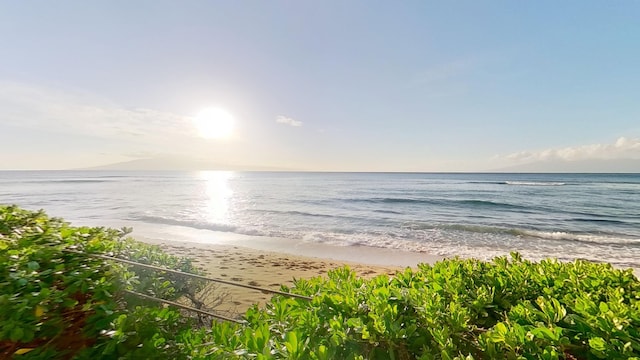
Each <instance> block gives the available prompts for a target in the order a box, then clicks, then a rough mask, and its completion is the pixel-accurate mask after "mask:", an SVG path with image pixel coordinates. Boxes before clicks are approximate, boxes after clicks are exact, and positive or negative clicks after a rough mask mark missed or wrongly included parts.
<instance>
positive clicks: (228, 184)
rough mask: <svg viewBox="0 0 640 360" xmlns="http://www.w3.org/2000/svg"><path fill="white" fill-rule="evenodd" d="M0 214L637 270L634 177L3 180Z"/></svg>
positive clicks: (83, 174)
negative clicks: (5, 208)
mask: <svg viewBox="0 0 640 360" xmlns="http://www.w3.org/2000/svg"><path fill="white" fill-rule="evenodd" d="M0 203H2V204H17V205H19V206H22V207H24V208H27V209H32V210H37V209H44V210H45V211H46V212H47V213H48V214H49V215H51V216H56V217H63V218H65V219H66V220H68V221H71V222H72V223H74V224H82V225H92V224H95V225H103V224H109V225H112V226H119V225H120V224H123V225H126V226H133V227H134V229H135V228H136V227H137V226H138V227H141V228H145V227H146V228H148V227H149V226H150V225H155V226H171V227H179V228H183V229H189V228H190V229H200V230H202V231H209V232H210V236H211V239H212V241H213V239H215V238H216V237H217V236H224V235H225V234H227V235H229V234H242V235H244V236H250V237H253V238H255V239H256V240H258V239H262V240H264V239H267V241H276V239H288V241H294V242H300V243H320V244H325V245H330V246H335V247H336V251H340V248H341V247H345V246H350V247H357V246H359V247H378V248H391V249H396V250H399V251H407V252H423V253H430V254H435V255H441V256H461V257H476V258H481V259H489V258H492V257H494V256H498V255H505V254H508V253H509V252H511V251H518V252H520V253H521V254H522V255H523V256H525V257H527V258H530V259H534V260H538V259H542V258H545V257H549V256H552V257H557V258H559V259H561V260H572V259H576V258H582V259H588V260H591V261H599V262H610V263H612V264H614V265H616V266H619V267H635V268H640V174H505V173H497V174H475V173H473V174H472V173H446V174H445V173H312V172H218V171H204V172H191V173H188V172H107V171H5V172H0ZM269 239H273V240H269Z"/></svg>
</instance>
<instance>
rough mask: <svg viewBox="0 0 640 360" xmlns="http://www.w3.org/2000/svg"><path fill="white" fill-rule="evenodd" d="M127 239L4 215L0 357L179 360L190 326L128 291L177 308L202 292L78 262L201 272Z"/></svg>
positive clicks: (157, 276)
mask: <svg viewBox="0 0 640 360" xmlns="http://www.w3.org/2000/svg"><path fill="white" fill-rule="evenodd" d="M127 233H128V230H127V229H124V230H114V229H104V228H89V227H72V226H70V225H69V224H67V223H65V222H64V221H62V220H60V219H55V218H49V217H47V216H46V215H45V214H44V213H42V212H30V211H26V210H22V209H20V208H17V207H15V206H4V207H0V358H8V357H12V356H13V357H20V358H36V359H56V358H72V357H77V358H91V357H94V358H118V357H121V356H125V357H129V358H144V357H147V356H148V355H149V356H151V355H153V356H152V357H153V358H158V356H156V354H158V353H159V354H161V355H162V356H160V358H163V357H164V358H173V355H175V351H178V350H176V347H175V346H173V342H175V339H176V337H177V336H178V335H179V334H178V333H179V332H180V331H190V328H191V326H190V324H189V322H190V320H189V319H187V318H184V317H182V316H181V315H180V314H179V313H178V312H177V311H173V310H170V309H163V308H161V307H160V306H158V305H157V304H154V303H144V302H141V301H140V300H138V299H136V298H134V297H131V296H127V295H126V294H125V293H124V292H123V290H125V289H128V290H133V291H137V292H142V293H145V294H149V295H153V296H156V297H160V298H164V299H169V300H175V299H178V298H181V297H183V296H184V295H187V294H190V293H194V292H196V291H197V290H198V288H200V287H201V286H202V284H201V283H198V282H193V281H190V280H186V279H184V278H180V276H175V275H169V274H166V273H163V272H160V273H157V272H156V273H153V272H150V271H148V270H141V269H128V268H127V267H125V266H124V265H122V264H119V263H114V262H107V261H105V260H102V259H96V258H92V257H87V256H83V255H79V254H78V253H75V252H81V253H86V254H107V255H111V256H116V257H119V258H124V259H128V260H134V261H137V262H142V263H148V264H153V265H157V266H162V267H167V268H172V269H178V270H182V271H185V272H195V271H196V270H195V269H194V267H193V266H192V265H191V262H190V260H188V259H179V258H176V257H174V256H170V255H167V254H165V253H163V252H162V251H160V249H159V248H157V247H154V246H149V245H146V244H141V243H138V242H135V241H133V240H132V239H130V238H127V237H126V234H127ZM74 251H75V252H74ZM134 270H135V272H134ZM167 345H169V346H167Z"/></svg>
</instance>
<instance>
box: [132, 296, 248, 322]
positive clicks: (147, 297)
mask: <svg viewBox="0 0 640 360" xmlns="http://www.w3.org/2000/svg"><path fill="white" fill-rule="evenodd" d="M124 292H126V293H127V294H131V295H134V296H137V297H141V298H143V299H147V300H152V301H157V302H161V303H164V304H168V305H172V306H175V307H178V308H181V309H185V310H189V311H193V312H197V313H200V314H203V315H207V316H211V317H213V318H216V319H220V320H225V321H231V322H234V323H238V324H244V322H243V321H241V320H237V319H233V318H230V317H226V316H222V315H218V314H214V313H212V312H208V311H204V310H200V309H197V308H194V307H190V306H187V305H183V304H180V303H177V302H175V301H171V300H165V299H160V298H156V297H153V296H149V295H145V294H141V293H139V292H135V291H131V290H124Z"/></svg>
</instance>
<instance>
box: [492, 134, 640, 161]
mask: <svg viewBox="0 0 640 360" xmlns="http://www.w3.org/2000/svg"><path fill="white" fill-rule="evenodd" d="M503 158H504V159H506V160H510V161H513V162H519V163H525V162H534V161H550V160H564V161H574V160H592V159H600V160H608V159H640V138H627V137H620V138H618V139H617V140H616V141H615V142H614V143H610V144H590V145H580V146H571V147H564V148H551V149H544V150H540V151H521V152H517V153H513V154H509V155H507V156H504V157H503Z"/></svg>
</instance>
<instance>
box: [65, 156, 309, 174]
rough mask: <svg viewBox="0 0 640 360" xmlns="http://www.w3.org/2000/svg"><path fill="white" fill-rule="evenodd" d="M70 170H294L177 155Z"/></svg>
mask: <svg viewBox="0 0 640 360" xmlns="http://www.w3.org/2000/svg"><path fill="white" fill-rule="evenodd" d="M72 170H112V171H135V170H139V171H200V170H220V171H295V170H297V169H288V168H280V167H270V166H259V165H232V164H220V163H215V162H211V161H206V160H192V159H185V158H179V157H164V158H148V159H136V160H130V161H124V162H118V163H113V164H107V165H101V166H92V167H86V168H80V169H72Z"/></svg>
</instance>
